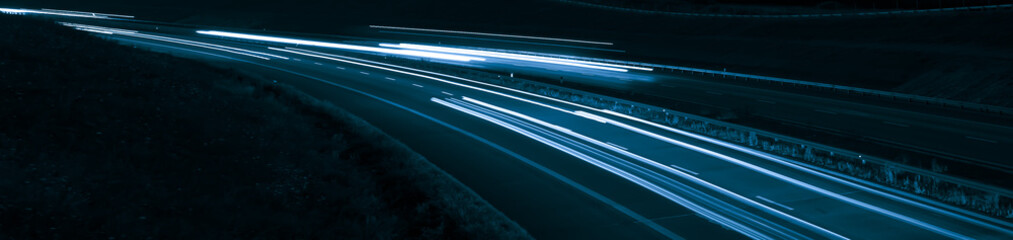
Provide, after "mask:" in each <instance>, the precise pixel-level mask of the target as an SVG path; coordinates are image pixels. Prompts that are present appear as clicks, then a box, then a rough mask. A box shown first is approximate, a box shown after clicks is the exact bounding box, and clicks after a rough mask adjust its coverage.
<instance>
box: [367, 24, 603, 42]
mask: <svg viewBox="0 0 1013 240" xmlns="http://www.w3.org/2000/svg"><path fill="white" fill-rule="evenodd" d="M369 27H370V28H378V29H390V30H405V31H420V32H438V33H453V34H468V35H479V36H489V37H507V38H523V39H534V40H548V41H559V42H572V43H584V44H595V45H608V46H611V45H613V44H612V43H610V42H598V41H587V40H576V39H566V38H552V37H535V36H524V35H512V34H499V33H483V32H468V31H454V30H441V29H426V28H410V27H392V26H380V25H369Z"/></svg>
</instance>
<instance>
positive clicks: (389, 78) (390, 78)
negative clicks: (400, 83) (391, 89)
mask: <svg viewBox="0 0 1013 240" xmlns="http://www.w3.org/2000/svg"><path fill="white" fill-rule="evenodd" d="M383 79H387V80H391V81H394V80H397V79H394V78H392V77H385V78H383Z"/></svg>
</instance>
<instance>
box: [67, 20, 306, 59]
mask: <svg viewBox="0 0 1013 240" xmlns="http://www.w3.org/2000/svg"><path fill="white" fill-rule="evenodd" d="M60 24H62V25H64V26H68V27H73V28H74V29H77V30H82V31H88V32H95V33H103V34H118V35H123V36H129V37H136V38H143V39H148V40H155V41H163V42H171V43H175V44H180V45H187V46H193V47H200V48H207V49H212V50H218V51H223V52H229V53H233V54H239V55H243V56H249V57H254V58H259V59H263V60H271V58H279V59H286V60H287V59H289V58H288V57H285V56H280V55H275V54H270V53H264V52H258V51H253V50H248V49H242V48H237V47H229V46H223V45H218V44H212V43H206V42H200V41H192V40H186V39H179V38H171V37H165V36H159V35H152V34H144V33H140V32H137V31H134V30H126V29H119V28H109V27H101V26H93V25H85V24H77V23H67V22H60Z"/></svg>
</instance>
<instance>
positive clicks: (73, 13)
mask: <svg viewBox="0 0 1013 240" xmlns="http://www.w3.org/2000/svg"><path fill="white" fill-rule="evenodd" d="M0 12H2V13H5V14H14V15H26V14H42V15H54V16H64V17H82V18H100V19H115V18H134V16H128V15H119V14H107V13H93V12H78V11H68V10H56V9H38V10H36V9H24V8H22V9H13V8H0Z"/></svg>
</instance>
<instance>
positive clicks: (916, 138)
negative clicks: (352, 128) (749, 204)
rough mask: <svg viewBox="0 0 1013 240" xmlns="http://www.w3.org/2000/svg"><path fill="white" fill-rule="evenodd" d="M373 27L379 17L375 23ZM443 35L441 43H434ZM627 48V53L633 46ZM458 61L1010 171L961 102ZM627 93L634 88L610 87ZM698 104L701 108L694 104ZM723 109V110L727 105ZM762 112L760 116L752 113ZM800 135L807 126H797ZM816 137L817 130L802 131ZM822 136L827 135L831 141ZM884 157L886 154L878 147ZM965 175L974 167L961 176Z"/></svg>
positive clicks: (1008, 134)
mask: <svg viewBox="0 0 1013 240" xmlns="http://www.w3.org/2000/svg"><path fill="white" fill-rule="evenodd" d="M115 24H116V25H114V26H122V27H125V28H137V29H154V28H153V27H152V26H151V25H149V24H136V23H130V22H123V23H115ZM374 27H377V26H374ZM158 31H159V32H163V33H168V34H174V35H178V36H186V37H194V38H196V39H200V40H202V41H212V42H216V41H221V39H219V38H216V37H215V36H203V37H201V36H191V35H193V31H194V29H193V28H187V27H183V28H176V27H172V26H171V25H170V26H162V27H161V28H159V29H158ZM353 33H356V34H360V35H356V36H351V35H346V36H317V35H308V36H311V37H312V38H310V39H313V38H317V37H327V38H326V39H328V40H327V41H334V42H341V43H348V44H356V45H362V46H380V44H402V43H408V44H420V45H424V46H439V47H454V48H456V49H452V50H453V51H465V50H474V49H476V47H467V46H466V45H471V46H482V47H484V48H493V49H525V50H528V51H545V52H569V53H581V52H585V53H586V52H609V53H610V54H622V53H616V52H615V51H622V49H623V47H622V46H614V45H602V44H584V43H581V42H572V41H558V40H552V39H550V40H544V39H530V38H519V37H513V36H505V37H504V36H488V35H475V34H473V33H470V32H469V33H454V32H446V31H437V32H433V30H429V29H425V30H413V29H402V28H397V27H377V28H373V29H371V30H367V31H353ZM439 44H442V45H439ZM631 57H632V56H631ZM445 63H448V64H454V65H458V66H462V67H468V68H476V69H483V70H486V71H494V72H500V73H504V74H509V73H513V74H515V75H516V76H517V77H521V78H533V79H537V80H540V81H549V82H552V81H553V80H556V79H559V80H563V81H565V82H576V83H580V84H584V85H587V86H593V87H603V88H606V89H609V90H613V91H619V92H628V93H633V95H640V96H642V97H641V99H632V100H640V101H645V102H646V103H649V104H653V105H656V106H661V107H667V108H672V109H676V110H684V111H689V110H694V111H702V112H726V113H733V114H734V115H740V116H738V117H746V118H745V119H740V120H738V121H737V119H736V117H735V116H733V117H732V119H729V121H733V122H735V123H737V124H741V125H744V126H749V127H754V128H758V129H766V128H769V127H770V126H769V125H764V124H769V123H767V122H777V123H780V124H784V125H787V126H791V127H795V128H801V129H806V130H807V131H816V132H822V133H829V134H832V135H839V136H842V137H844V138H850V139H854V138H861V139H860V141H862V142H867V143H871V144H874V145H877V146H886V147H888V148H894V149H903V150H906V151H911V152H917V153H922V154H927V155H930V156H937V157H939V158H946V159H956V160H959V161H963V162H965V163H971V164H976V165H982V166H987V167H989V168H991V169H993V170H995V171H996V173H1004V174H1013V161H1009V160H1008V158H1006V157H1005V153H1004V152H1003V150H1004V147H1006V146H1013V125H1010V124H1009V120H1011V119H1010V117H1009V116H993V115H988V114H982V113H976V112H973V111H964V110H959V109H949V108H941V107H937V106H926V105H924V104H917V103H903V102H898V101H891V100H883V99H870V98H861V97H849V96H842V95H837V94H828V93H826V92H819V91H806V90H802V91H799V90H791V89H787V90H786V89H784V88H777V87H775V86H764V85H762V84H754V85H750V84H743V83H742V82H737V81H728V80H722V79H714V78H712V77H708V76H700V75H696V76H693V75H686V74H677V73H670V72H659V71H640V70H630V71H629V72H618V73H617V72H611V71H585V70H586V68H580V67H572V66H563V67H560V66H554V65H546V64H544V63H540V62H530V61H520V60H514V59H499V58H488V59H486V60H485V61H481V62H478V63H476V62H455V61H447V62H445ZM616 97H620V98H629V97H635V96H616ZM697 114H699V113H697ZM725 115H728V114H725ZM751 119H762V120H766V121H764V122H760V121H749V120H751ZM794 137H797V138H803V139H806V137H807V136H794ZM808 140H813V141H816V142H819V141H820V139H808ZM827 145H833V144H832V143H828V144H827ZM884 157H887V158H889V157H891V156H884ZM991 176H992V175H989V177H983V178H977V179H976V180H987V181H990V182H989V183H990V184H995V185H1001V186H1009V185H1010V184H1013V183H1009V182H1007V181H1002V180H995V179H994V178H992V177H991ZM964 177H971V178H973V177H974V176H964Z"/></svg>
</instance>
